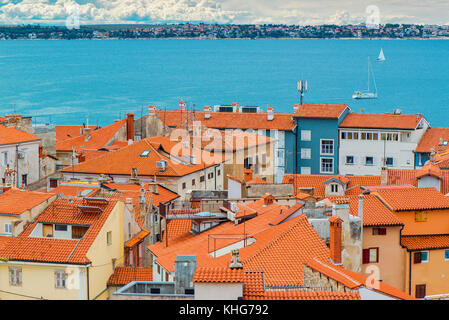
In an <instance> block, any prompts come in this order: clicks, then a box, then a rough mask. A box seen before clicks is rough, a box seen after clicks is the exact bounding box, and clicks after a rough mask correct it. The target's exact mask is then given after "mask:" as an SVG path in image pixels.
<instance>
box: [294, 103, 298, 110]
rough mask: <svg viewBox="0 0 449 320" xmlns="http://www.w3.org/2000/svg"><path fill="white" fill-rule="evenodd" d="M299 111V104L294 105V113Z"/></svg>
mask: <svg viewBox="0 0 449 320" xmlns="http://www.w3.org/2000/svg"><path fill="white" fill-rule="evenodd" d="M298 109H299V104H298V103H297V104H294V105H293V112H296V110H298Z"/></svg>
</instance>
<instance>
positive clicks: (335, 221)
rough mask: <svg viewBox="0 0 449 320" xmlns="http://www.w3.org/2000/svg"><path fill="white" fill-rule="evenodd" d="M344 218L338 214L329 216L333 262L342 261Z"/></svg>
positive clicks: (330, 246)
mask: <svg viewBox="0 0 449 320" xmlns="http://www.w3.org/2000/svg"><path fill="white" fill-rule="evenodd" d="M342 224H343V220H342V219H341V218H340V217H338V216H335V215H334V216H332V217H330V218H329V249H330V256H331V259H332V262H334V263H341V247H342V245H341V242H342Z"/></svg>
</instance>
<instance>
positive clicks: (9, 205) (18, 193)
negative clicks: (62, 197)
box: [0, 188, 54, 215]
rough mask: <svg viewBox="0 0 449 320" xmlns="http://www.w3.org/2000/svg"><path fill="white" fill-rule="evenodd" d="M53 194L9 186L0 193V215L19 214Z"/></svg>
mask: <svg viewBox="0 0 449 320" xmlns="http://www.w3.org/2000/svg"><path fill="white" fill-rule="evenodd" d="M51 197H54V194H48V193H44V192H37V191H28V190H20V189H16V188H11V189H9V190H8V191H5V192H3V193H1V194H0V215H1V214H2V213H3V214H13V215H20V214H22V213H24V212H25V211H27V210H31V209H32V208H34V207H36V206H38V205H40V204H41V203H43V202H45V201H48V200H49V199H50V198H51Z"/></svg>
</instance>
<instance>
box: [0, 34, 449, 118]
mask: <svg viewBox="0 0 449 320" xmlns="http://www.w3.org/2000/svg"><path fill="white" fill-rule="evenodd" d="M381 48H382V49H383V51H384V54H385V57H386V61H385V62H376V58H377V56H378V55H379V52H380V50H381ZM368 61H370V65H371V71H372V72H370V73H368ZM368 74H370V79H369V80H370V81H369V87H370V90H371V91H374V90H375V89H374V88H375V85H376V87H377V92H378V98H377V99H369V100H354V99H353V98H352V94H353V92H354V91H356V90H366V89H367V88H368ZM298 80H304V81H305V80H307V84H308V90H307V92H305V94H304V97H303V101H304V102H305V103H307V102H310V103H344V104H348V105H349V106H350V107H351V109H352V110H353V111H354V112H366V113H391V112H393V110H394V109H400V110H401V111H402V113H407V114H410V113H421V114H423V115H424V116H425V117H426V118H427V120H429V122H430V123H431V125H432V126H434V127H444V126H446V127H449V116H448V115H449V41H445V40H342V39H339V40H48V41H42V40H32V41H27V40H23V41H20V40H16V41H0V116H1V115H4V114H6V113H12V112H16V113H21V114H23V115H24V116H32V117H33V122H34V123H35V124H44V123H45V124H46V123H50V124H82V123H86V122H87V121H88V122H89V124H97V125H100V126H105V125H107V124H110V123H112V122H113V121H114V120H116V119H119V118H124V117H125V115H126V113H128V112H133V113H134V114H135V117H136V118H138V117H140V116H141V115H145V114H147V113H148V105H150V104H152V105H156V106H157V107H158V108H160V109H167V110H169V109H176V108H178V102H179V101H180V100H184V101H186V103H187V106H188V108H191V109H194V110H202V109H203V107H204V106H205V105H211V106H213V105H219V104H223V105H229V104H231V103H232V102H238V103H239V104H240V105H245V106H259V107H261V108H262V109H263V110H266V107H267V106H272V107H274V110H275V112H292V111H293V104H295V103H299V93H298V90H297V82H298ZM374 82H375V84H374Z"/></svg>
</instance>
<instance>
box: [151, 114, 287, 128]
mask: <svg viewBox="0 0 449 320" xmlns="http://www.w3.org/2000/svg"><path fill="white" fill-rule="evenodd" d="M204 113H205V112H204V111H195V121H200V122H201V125H204V126H206V127H207V128H216V129H277V130H286V131H290V130H293V129H294V128H295V126H296V125H295V122H294V121H293V118H292V116H293V114H292V113H274V118H273V120H268V119H267V113H266V112H259V113H242V112H212V111H211V112H210V118H209V119H205V117H204ZM157 115H158V116H159V118H160V119H161V120H162V121H163V122H165V124H166V125H167V126H169V127H182V126H184V123H185V121H186V120H187V119H188V121H189V122H191V121H192V120H193V119H192V118H191V116H190V115H189V113H188V112H187V111H180V110H167V111H163V110H157Z"/></svg>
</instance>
